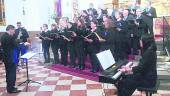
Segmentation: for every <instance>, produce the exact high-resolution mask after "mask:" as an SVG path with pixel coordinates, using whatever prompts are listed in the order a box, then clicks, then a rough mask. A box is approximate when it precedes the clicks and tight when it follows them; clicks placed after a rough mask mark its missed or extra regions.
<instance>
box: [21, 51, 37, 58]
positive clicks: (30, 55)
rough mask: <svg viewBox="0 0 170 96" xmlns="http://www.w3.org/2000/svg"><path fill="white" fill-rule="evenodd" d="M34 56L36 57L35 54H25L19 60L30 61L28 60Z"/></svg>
mask: <svg viewBox="0 0 170 96" xmlns="http://www.w3.org/2000/svg"><path fill="white" fill-rule="evenodd" d="M34 55H36V53H33V52H27V53H25V54H24V55H22V56H21V57H20V58H21V59H30V58H32V57H33V56H34Z"/></svg>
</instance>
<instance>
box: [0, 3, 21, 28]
mask: <svg viewBox="0 0 170 96" xmlns="http://www.w3.org/2000/svg"><path fill="white" fill-rule="evenodd" d="M4 1H5V2H4V3H5V15H6V24H7V25H8V24H12V25H16V22H17V21H20V20H21V18H22V11H21V10H22V7H21V6H20V2H21V0H4ZM14 5H15V6H14ZM5 28H6V27H5V26H0V31H5Z"/></svg>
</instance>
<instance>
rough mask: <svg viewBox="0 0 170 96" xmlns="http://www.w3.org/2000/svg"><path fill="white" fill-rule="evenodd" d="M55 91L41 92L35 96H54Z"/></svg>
mask: <svg viewBox="0 0 170 96" xmlns="http://www.w3.org/2000/svg"><path fill="white" fill-rule="evenodd" d="M52 94H53V91H39V92H37V93H36V94H35V96H52Z"/></svg>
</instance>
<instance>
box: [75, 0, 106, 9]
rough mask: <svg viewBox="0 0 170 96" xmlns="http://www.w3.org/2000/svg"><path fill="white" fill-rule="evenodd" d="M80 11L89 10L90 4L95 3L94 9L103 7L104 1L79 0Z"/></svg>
mask: <svg viewBox="0 0 170 96" xmlns="http://www.w3.org/2000/svg"><path fill="white" fill-rule="evenodd" d="M78 3H79V9H80V10H86V9H88V8H89V4H90V3H93V5H94V8H96V9H97V8H98V7H103V4H104V0H78Z"/></svg>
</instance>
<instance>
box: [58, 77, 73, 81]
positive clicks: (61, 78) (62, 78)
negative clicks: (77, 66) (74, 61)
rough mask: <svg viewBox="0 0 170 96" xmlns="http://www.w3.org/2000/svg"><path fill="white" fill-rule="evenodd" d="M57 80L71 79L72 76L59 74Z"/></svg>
mask: <svg viewBox="0 0 170 96" xmlns="http://www.w3.org/2000/svg"><path fill="white" fill-rule="evenodd" d="M59 80H72V76H61V77H60V78H59Z"/></svg>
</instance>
